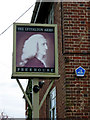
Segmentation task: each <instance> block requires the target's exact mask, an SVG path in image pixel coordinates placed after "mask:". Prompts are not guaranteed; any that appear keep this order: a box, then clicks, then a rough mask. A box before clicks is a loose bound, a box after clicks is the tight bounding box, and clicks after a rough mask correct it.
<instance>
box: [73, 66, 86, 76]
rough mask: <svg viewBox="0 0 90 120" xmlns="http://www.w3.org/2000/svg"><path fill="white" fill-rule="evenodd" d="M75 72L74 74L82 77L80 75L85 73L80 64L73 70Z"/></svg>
mask: <svg viewBox="0 0 90 120" xmlns="http://www.w3.org/2000/svg"><path fill="white" fill-rule="evenodd" d="M75 72H76V76H79V77H82V76H84V75H85V69H84V68H82V67H81V66H80V67H78V68H77V69H76V70H75Z"/></svg>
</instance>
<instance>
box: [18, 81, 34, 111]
mask: <svg viewBox="0 0 90 120" xmlns="http://www.w3.org/2000/svg"><path fill="white" fill-rule="evenodd" d="M16 81H17V83H18V85H19V87H20V88H21V90H22V92H23V94H24V95H25V98H26V100H27V102H28V104H29V105H30V107H31V109H32V105H31V102H30V100H29V98H28V96H27V94H26V93H25V91H24V89H23V87H22V85H21V83H20V81H19V79H16Z"/></svg>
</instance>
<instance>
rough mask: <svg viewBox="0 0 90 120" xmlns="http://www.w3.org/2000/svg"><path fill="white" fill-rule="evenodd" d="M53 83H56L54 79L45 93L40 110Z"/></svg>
mask: <svg viewBox="0 0 90 120" xmlns="http://www.w3.org/2000/svg"><path fill="white" fill-rule="evenodd" d="M53 83H54V80H52V81H51V83H50V85H49V87H48V89H47V91H46V93H45V95H44V96H43V98H42V101H41V103H40V105H39V110H40V108H41V106H42V104H43V102H44V100H45V99H46V97H47V95H48V92H49V91H50V89H51V87H52V85H53Z"/></svg>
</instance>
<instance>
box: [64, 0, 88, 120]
mask: <svg viewBox="0 0 90 120" xmlns="http://www.w3.org/2000/svg"><path fill="white" fill-rule="evenodd" d="M89 20H90V3H89V2H88V3H87V2H83V3H81V2H80V3H63V47H64V56H65V75H66V76H65V78H66V118H84V119H85V118H90V33H89V32H90V31H89V27H90V21H89ZM79 66H82V67H83V68H84V69H85V70H86V73H85V76H84V77H81V78H80V77H76V75H75V69H76V68H77V67H79Z"/></svg>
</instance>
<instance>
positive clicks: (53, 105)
mask: <svg viewBox="0 0 90 120" xmlns="http://www.w3.org/2000/svg"><path fill="white" fill-rule="evenodd" d="M50 118H51V120H56V87H54V88H53V89H52V91H51V92H50Z"/></svg>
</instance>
